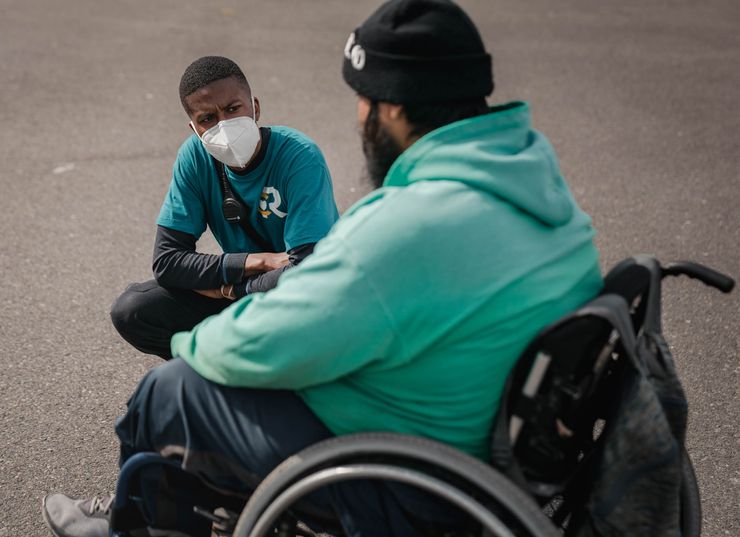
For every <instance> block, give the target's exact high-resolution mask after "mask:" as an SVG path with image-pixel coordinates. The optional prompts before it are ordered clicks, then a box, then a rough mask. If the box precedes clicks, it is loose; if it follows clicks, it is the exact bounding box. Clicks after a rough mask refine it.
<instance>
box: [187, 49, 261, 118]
mask: <svg viewBox="0 0 740 537" xmlns="http://www.w3.org/2000/svg"><path fill="white" fill-rule="evenodd" d="M229 77H234V78H235V79H236V80H238V81H239V82H241V83H243V84H244V85H245V86H246V87H247V90H249V82H247V77H246V76H244V73H243V72H242V70H241V69H239V66H238V65H237V64H236V63H234V62H233V61H231V60H230V59H228V58H224V57H223V56H203V57H202V58H198V59H197V60H195V61H194V62H193V63H191V64H190V65H189V66H188V68H187V69H185V72H184V73H183V74H182V78H181V79H180V102H181V103H182V107H183V108H184V109H185V111H186V112H187V113H188V114H190V109H189V108H188V105H187V103H186V102H185V99H186V98H187V97H188V96H189V95H192V94H193V93H195V92H196V91H198V90H199V89H200V88H202V87H204V86H207V85H208V84H210V83H211V82H215V81H216V80H221V79H222V78H229Z"/></svg>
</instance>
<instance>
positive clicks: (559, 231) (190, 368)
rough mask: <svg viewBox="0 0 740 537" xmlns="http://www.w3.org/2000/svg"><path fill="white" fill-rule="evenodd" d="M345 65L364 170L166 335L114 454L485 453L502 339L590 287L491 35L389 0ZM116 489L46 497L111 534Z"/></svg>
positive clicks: (369, 526)
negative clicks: (402, 448) (340, 205)
mask: <svg viewBox="0 0 740 537" xmlns="http://www.w3.org/2000/svg"><path fill="white" fill-rule="evenodd" d="M343 75H344V79H345V81H346V82H347V83H348V84H349V86H350V87H351V88H352V89H353V90H355V91H356V92H357V95H358V105H357V111H358V119H359V123H360V126H361V136H362V147H363V151H364V154H365V156H366V160H367V168H368V172H369V177H370V180H371V181H372V183H373V186H374V187H376V190H374V191H373V192H371V193H370V194H369V195H367V196H366V197H365V198H364V199H362V200H360V201H359V202H358V203H356V204H355V205H354V206H353V207H352V208H351V209H350V210H348V211H347V212H346V213H345V214H344V215H343V216H342V218H341V219H340V221H339V222H338V223H337V224H336V225H335V226H334V228H333V229H332V230H331V232H330V234H329V235H328V236H327V237H326V238H325V239H323V240H322V241H320V242H319V243H318V245H317V246H316V249H315V252H314V254H313V255H312V256H311V257H309V258H308V259H306V260H305V262H304V263H302V264H301V265H300V266H299V267H297V268H295V269H294V270H292V271H290V272H287V273H286V274H285V275H284V276H283V277H282V278H281V280H280V283H279V285H278V286H277V287H276V288H275V289H274V290H272V291H270V292H267V293H263V294H255V295H250V296H247V297H244V298H243V299H241V300H239V301H238V302H236V303H234V304H233V305H232V306H230V307H228V308H227V309H226V310H225V311H223V312H222V313H221V314H219V315H216V316H213V317H209V318H208V319H206V320H204V321H203V322H202V323H200V324H199V325H197V326H196V327H195V328H194V329H193V330H191V331H190V332H181V333H178V334H176V335H175V336H174V337H173V338H172V342H171V349H172V354H173V356H174V357H176V359H174V360H172V361H171V362H168V363H166V364H163V365H162V366H160V367H157V368H155V369H153V370H151V371H150V372H149V373H148V374H147V375H146V376H145V377H144V379H143V380H142V381H141V383H140V384H139V386H138V388H137V390H136V391H135V393H134V394H133V396H132V397H131V399H130V400H129V403H128V411H127V413H126V414H125V415H124V416H123V417H122V418H120V419H119V420H118V422H117V423H116V433H117V434H118V437H119V439H120V442H121V457H120V463H121V465H123V464H124V463H125V462H126V461H127V460H128V459H130V458H131V457H132V456H133V455H135V454H137V453H140V452H158V453H159V454H161V455H164V456H166V457H170V458H172V459H173V460H175V461H177V462H178V465H179V466H180V467H181V468H182V469H183V470H185V471H186V472H187V473H188V474H190V475H192V476H196V477H197V479H198V481H199V482H204V483H207V485H208V487H209V488H210V489H212V490H218V491H220V492H224V493H226V494H227V495H229V494H230V495H234V496H235V497H237V498H246V497H248V496H249V493H250V491H252V490H254V488H255V487H256V485H257V484H258V483H259V482H260V481H261V480H262V478H264V477H265V476H266V475H267V474H268V473H269V472H270V471H271V470H272V469H273V468H274V467H275V466H277V465H278V464H279V463H280V462H281V461H283V460H284V459H286V458H287V457H289V456H290V455H292V454H294V453H296V452H298V451H300V450H301V449H303V448H305V447H306V446H309V445H311V444H313V443H315V442H317V441H320V440H323V439H326V438H330V437H333V436H339V435H346V434H349V433H355V432H361V431H393V432H401V433H408V434H413V435H417V436H422V437H427V438H431V439H434V440H437V441H441V442H444V443H445V444H448V445H451V446H453V447H455V448H457V449H459V450H461V451H463V452H465V453H468V454H470V455H472V456H474V457H476V458H478V459H481V460H484V461H487V460H488V459H489V447H488V442H489V434H490V426H491V422H492V420H493V418H494V415H495V413H496V410H497V406H498V400H499V398H500V395H501V391H502V388H503V385H504V383H505V381H506V378H507V375H508V373H509V371H510V369H511V367H512V365H513V364H514V361H515V360H516V358H517V357H518V356H519V355H520V353H521V352H522V351H523V349H524V348H525V347H526V345H527V343H528V342H529V341H530V340H531V339H532V338H533V337H534V336H535V334H536V333H537V332H538V331H539V330H540V329H541V328H542V327H544V326H545V325H547V324H548V323H551V322H552V321H554V320H555V319H558V318H559V317H561V316H562V315H564V314H565V313H567V312H569V311H572V310H573V309H575V308H577V307H578V306H579V305H581V304H583V303H584V302H586V301H587V300H589V299H590V298H592V297H594V296H595V295H596V294H597V293H598V292H599V290H600V289H601V286H602V279H601V276H600V271H599V265H598V254H597V251H596V248H595V247H594V244H593V237H594V230H593V228H592V226H591V220H590V218H589V217H588V216H587V215H586V214H585V213H584V212H583V211H582V210H581V209H580V208H579V207H578V205H577V204H576V202H575V200H574V199H573V196H572V195H571V193H570V191H569V189H568V187H567V185H566V183H565V181H564V180H563V177H562V175H561V173H560V170H559V167H558V162H557V158H556V155H555V152H554V151H553V148H552V147H551V145H550V144H549V142H548V141H547V139H546V138H545V137H544V136H543V135H542V134H540V133H539V132H537V131H535V130H533V129H532V127H531V125H530V114H529V106H528V105H527V104H526V103H524V102H511V103H507V104H503V105H498V106H492V107H489V106H488V105H487V103H486V97H487V96H488V95H489V94H491V92H492V91H493V77H492V67H491V56H490V55H489V54H488V53H486V51H485V48H484V45H483V43H482V40H481V37H480V35H479V33H478V31H477V29H476V28H475V26H474V24H473V23H472V21H471V20H470V19H469V18H468V16H467V15H466V14H465V13H464V12H463V11H462V10H461V9H460V8H459V7H458V6H456V5H455V4H454V3H452V2H448V1H444V0H394V1H391V2H388V3H386V4H384V5H382V6H381V7H380V8H379V9H378V10H377V11H376V12H375V13H374V14H373V15H372V16H371V17H370V18H369V19H368V20H367V21H366V22H365V23H364V24H362V25H361V26H360V27H359V28H357V29H356V30H355V31H354V32H353V33H352V34H351V36H350V37H349V40H348V41H347V44H346V47H345V49H344V64H343ZM160 485H161V483H159V484H155V485H153V486H154V488H155V489H156V488H157V487H158V486H160ZM406 494H408V496H406ZM142 498H143V499H142V511H143V512H145V513H147V517H149V518H148V519H147V520H148V522H149V523H150V524H149V525H150V526H152V527H153V528H157V529H170V530H176V531H179V532H180V533H181V534H182V533H185V534H191V535H202V534H208V531H210V525H208V526H207V528H206V527H205V526H203V527H201V526H202V525H201V526H198V523H197V522H194V521H193V520H191V519H192V518H193V516H194V515H192V513H189V514H186V515H185V519H182V520H180V519H179V518H178V517H180V514H176V515H174V518H175V519H178V521H175V522H172V524H173V525H174V526H175V527H168V526H166V523H164V522H162V517H157V516H155V515H157V513H160V514H161V513H163V512H164V511H165V510H166V509H165V508H164V507H163V505H164V503H163V500H161V499H157V496H156V494H155V495H154V496H152V497H149V496H147V494H142ZM313 500H314V501H315V502H317V503H318V504H320V505H321V506H322V507H325V508H327V509H333V510H334V511H335V512H337V513H338V515H339V519H340V521H341V524H342V527H343V529H344V531H345V532H346V533H347V534H348V535H363V536H366V535H384V536H388V535H398V536H406V535H419V534H423V530H420V529H419V527H418V526H417V525H415V524H412V523H411V522H409V520H408V519H409V517H408V516H407V514H408V511H409V510H410V509H413V510H414V511H422V510H424V503H423V502H424V501H425V499H424V497H423V496H412V495H411V493H410V492H408V493H407V491H405V490H404V489H399V488H396V489H392V490H391V489H389V488H386V487H385V486H383V485H374V484H372V485H371V484H369V483H362V482H360V483H357V484H351V485H350V484H347V485H341V486H337V487H334V488H333V489H332V491H331V492H330V493H327V494H324V495H317V496H316V497H315V498H313ZM111 501H112V499H111V498H96V499H93V500H85V501H81V500H73V499H70V498H68V497H67V496H64V495H61V494H52V495H49V496H47V497H46V498H45V499H44V507H43V515H44V518H45V520H46V522H47V524H48V525H49V527H50V528H51V530H52V532H53V533H54V534H55V535H57V536H59V537H77V536H80V537H81V536H85V537H94V536H101V537H102V536H104V535H107V534H108V531H109V518H108V513H109V511H110V505H111ZM412 505H413V506H414V507H411V506H412ZM427 511H430V512H432V513H437V515H438V517H439V518H440V519H443V518H444V517H445V516H447V514H446V513H445V512H444V511H443V510H427ZM163 516H164V515H163ZM188 517H190V518H188ZM152 518H153V519H154V520H152ZM164 518H167V517H164ZM195 518H197V516H195ZM432 518H434V517H432ZM183 520H184V521H183ZM203 520H204V521H206V522H207V519H205V518H204V519H203ZM429 522H431V523H437V522H439V523H444V520H430V521H429ZM157 529H150V530H149V531H150V533H151V534H158V533H157Z"/></svg>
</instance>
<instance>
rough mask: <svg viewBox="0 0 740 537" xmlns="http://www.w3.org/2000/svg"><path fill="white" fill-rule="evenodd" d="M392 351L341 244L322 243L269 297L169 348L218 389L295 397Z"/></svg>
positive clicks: (377, 310)
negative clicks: (245, 389) (273, 391)
mask: <svg viewBox="0 0 740 537" xmlns="http://www.w3.org/2000/svg"><path fill="white" fill-rule="evenodd" d="M398 345H399V338H398V337H397V332H396V329H395V327H394V325H393V323H392V322H391V320H390V318H389V316H388V315H387V312H386V309H385V307H384V305H383V304H382V302H381V301H380V300H379V298H378V295H377V293H376V291H375V289H374V288H373V286H372V283H371V281H370V280H369V279H368V278H367V277H366V276H365V274H363V272H362V268H361V267H360V266H358V265H357V264H356V263H354V262H353V258H352V255H351V251H350V249H349V248H347V247H346V246H345V244H344V243H343V241H342V240H341V239H339V238H334V239H333V240H331V239H326V240H324V241H321V242H320V243H319V244H318V245H317V248H316V252H315V253H314V254H313V255H312V256H310V257H309V258H307V259H306V260H305V261H304V262H303V263H302V264H301V265H300V266H298V267H296V268H294V269H292V270H290V271H288V272H286V273H285V274H284V276H283V277H282V278H281V280H280V283H279V285H278V286H277V287H276V288H275V289H273V290H272V291H270V292H268V293H260V294H256V295H249V296H247V297H245V298H244V299H242V300H240V301H238V302H237V303H235V304H233V305H231V306H230V307H229V308H227V309H226V310H224V311H223V312H222V313H221V314H219V315H216V316H213V317H209V318H207V319H206V320H204V321H203V322H201V323H200V324H199V325H197V326H196V327H195V328H194V329H193V330H192V331H190V332H180V333H178V334H175V335H174V336H173V338H172V342H171V347H172V354H173V356H177V357H181V358H183V359H184V360H185V361H186V362H188V364H190V365H191V366H192V367H193V368H194V369H195V370H196V371H197V372H198V373H199V374H201V375H202V376H204V377H205V378H207V379H209V380H211V381H213V382H216V383H218V384H223V385H226V386H241V387H254V388H277V389H293V390H297V389H302V388H307V387H309V386H314V385H317V384H322V383H325V382H331V381H333V380H335V379H337V378H339V377H343V376H345V375H348V374H351V373H352V372H353V371H356V370H358V369H360V368H362V367H364V366H366V365H367V364H369V363H371V362H374V361H377V360H381V359H382V358H383V357H384V356H389V355H392V354H389V353H393V352H396V350H397V346H398ZM394 349H396V350H394Z"/></svg>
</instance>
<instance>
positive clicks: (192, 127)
mask: <svg viewBox="0 0 740 537" xmlns="http://www.w3.org/2000/svg"><path fill="white" fill-rule="evenodd" d="M190 128H191V129H193V132H194V133H195V135H196V136H197V137H198V139H199V140H201V141H202V140H203V138H201V137H200V134H198V131H197V130H195V124H194V123H193V122H192V121H190Z"/></svg>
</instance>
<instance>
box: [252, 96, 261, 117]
mask: <svg viewBox="0 0 740 537" xmlns="http://www.w3.org/2000/svg"><path fill="white" fill-rule="evenodd" d="M252 99H254V120H255V121H259V120H260V100H259V99H258V98H257V97H252Z"/></svg>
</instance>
